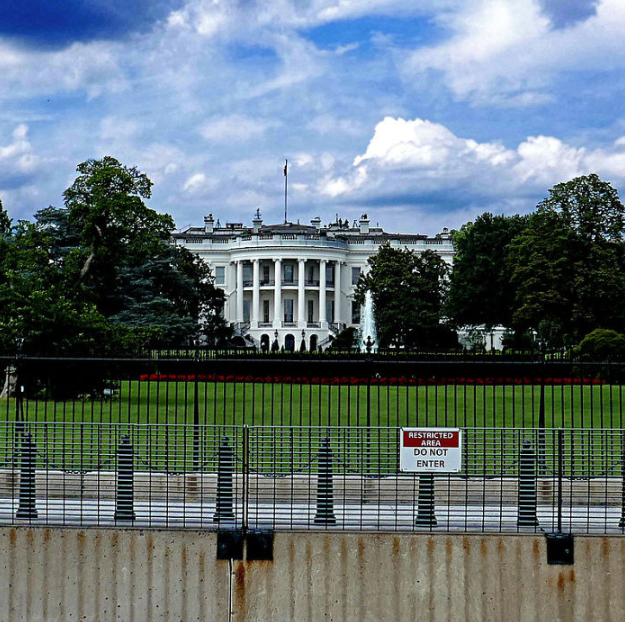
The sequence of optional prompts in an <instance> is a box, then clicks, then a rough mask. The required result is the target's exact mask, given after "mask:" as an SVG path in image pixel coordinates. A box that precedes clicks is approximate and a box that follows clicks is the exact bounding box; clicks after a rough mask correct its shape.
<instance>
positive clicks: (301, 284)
mask: <svg viewBox="0 0 625 622" xmlns="http://www.w3.org/2000/svg"><path fill="white" fill-rule="evenodd" d="M305 285H306V260H305V259H300V260H299V263H298V267H297V325H298V327H299V328H306V315H305V311H304V305H305V304H306V303H305V300H306V290H305Z"/></svg>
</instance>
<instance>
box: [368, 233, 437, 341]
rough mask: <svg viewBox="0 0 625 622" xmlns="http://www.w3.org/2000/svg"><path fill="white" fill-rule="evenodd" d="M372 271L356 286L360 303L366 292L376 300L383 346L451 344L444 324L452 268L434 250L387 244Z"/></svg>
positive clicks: (372, 259) (371, 262) (375, 258)
mask: <svg viewBox="0 0 625 622" xmlns="http://www.w3.org/2000/svg"><path fill="white" fill-rule="evenodd" d="M368 263H369V266H370V270H369V271H368V272H367V273H366V274H362V275H361V277H360V280H359V282H358V284H357V287H356V301H358V302H360V303H361V304H362V302H363V301H364V296H365V293H366V291H370V292H371V295H372V298H373V306H374V317H375V323H376V330H377V334H378V340H379V342H380V343H379V345H380V346H381V347H389V346H395V347H405V348H431V347H439V346H442V345H445V346H446V345H448V342H449V331H448V330H447V329H446V328H445V327H443V326H442V325H441V318H442V312H443V303H444V300H445V295H446V291H447V276H448V272H449V268H448V266H447V264H446V263H445V261H444V260H443V259H442V258H441V257H440V256H439V255H438V254H437V253H434V252H433V251H431V250H426V251H425V252H423V253H421V254H419V255H418V254H416V253H414V252H412V251H411V250H408V249H401V248H392V247H391V246H390V245H389V244H384V245H382V246H381V247H380V249H379V251H378V252H377V253H376V254H375V255H372V256H371V257H370V258H369V260H368Z"/></svg>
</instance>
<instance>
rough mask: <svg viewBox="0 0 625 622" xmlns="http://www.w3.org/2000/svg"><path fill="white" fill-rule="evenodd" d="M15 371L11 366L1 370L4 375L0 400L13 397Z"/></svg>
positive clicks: (15, 380)
mask: <svg viewBox="0 0 625 622" xmlns="http://www.w3.org/2000/svg"><path fill="white" fill-rule="evenodd" d="M15 372H16V369H15V367H13V366H12V365H9V366H8V367H6V369H4V370H3V375H4V387H3V388H2V393H0V399H7V398H9V397H13V396H14V395H15V387H16V386H17V375H16V373H15Z"/></svg>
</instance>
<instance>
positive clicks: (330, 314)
mask: <svg viewBox="0 0 625 622" xmlns="http://www.w3.org/2000/svg"><path fill="white" fill-rule="evenodd" d="M326 319H327V320H328V322H330V323H332V322H334V300H326Z"/></svg>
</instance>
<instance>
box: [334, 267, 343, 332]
mask: <svg viewBox="0 0 625 622" xmlns="http://www.w3.org/2000/svg"><path fill="white" fill-rule="evenodd" d="M341 311H342V306H341V262H340V261H337V262H336V264H335V268H334V321H335V322H336V323H337V324H338V325H339V327H340V324H341V321H342V319H341Z"/></svg>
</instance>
